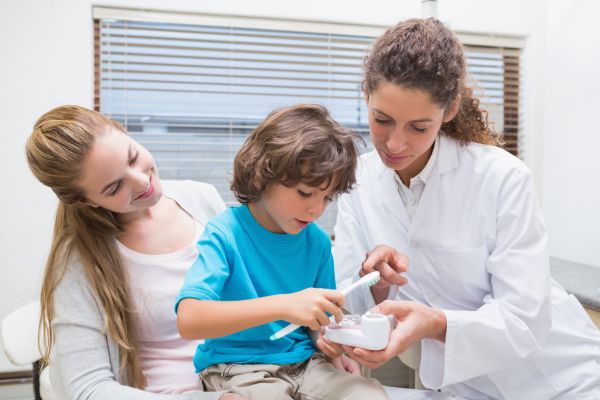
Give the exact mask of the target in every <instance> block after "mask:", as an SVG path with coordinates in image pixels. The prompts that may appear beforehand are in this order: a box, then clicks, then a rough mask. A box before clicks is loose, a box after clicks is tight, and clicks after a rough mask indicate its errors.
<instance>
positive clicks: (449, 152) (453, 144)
mask: <svg viewBox="0 0 600 400" xmlns="http://www.w3.org/2000/svg"><path fill="white" fill-rule="evenodd" d="M436 141H437V142H438V146H437V147H438V149H437V150H435V149H434V150H435V151H436V152H437V157H436V159H434V160H430V161H433V162H432V163H431V165H430V164H429V162H428V163H427V166H426V167H425V169H424V170H423V171H422V172H421V174H423V172H424V171H425V170H426V169H429V167H430V168H431V171H427V180H429V179H430V178H431V177H432V176H434V175H441V174H444V173H446V172H448V171H452V170H453V169H455V168H456V167H457V166H458V146H460V144H459V143H458V142H457V141H456V140H454V139H452V138H449V137H447V136H446V135H445V134H443V133H441V134H440V135H439V136H438V138H437V139H436ZM376 158H377V173H378V175H379V177H380V178H382V177H383V176H386V175H390V176H393V175H394V174H395V171H394V170H393V169H391V168H388V167H386V166H385V164H384V163H383V161H381V158H380V157H379V155H377V156H376Z"/></svg>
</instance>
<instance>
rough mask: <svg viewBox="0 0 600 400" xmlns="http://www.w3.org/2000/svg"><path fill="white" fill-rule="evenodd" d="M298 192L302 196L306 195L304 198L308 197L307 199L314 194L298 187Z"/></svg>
mask: <svg viewBox="0 0 600 400" xmlns="http://www.w3.org/2000/svg"><path fill="white" fill-rule="evenodd" d="M298 194H299V195H300V196H301V197H304V198H306V199H308V198H309V197H310V196H312V193H306V192H303V191H302V190H300V189H298Z"/></svg>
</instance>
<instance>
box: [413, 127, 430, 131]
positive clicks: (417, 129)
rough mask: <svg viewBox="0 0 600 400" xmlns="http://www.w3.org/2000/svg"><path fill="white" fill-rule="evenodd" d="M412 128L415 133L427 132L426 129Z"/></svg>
mask: <svg viewBox="0 0 600 400" xmlns="http://www.w3.org/2000/svg"><path fill="white" fill-rule="evenodd" d="M412 128H413V129H414V130H415V131H417V132H425V131H426V130H427V128H417V127H416V126H413V127H412Z"/></svg>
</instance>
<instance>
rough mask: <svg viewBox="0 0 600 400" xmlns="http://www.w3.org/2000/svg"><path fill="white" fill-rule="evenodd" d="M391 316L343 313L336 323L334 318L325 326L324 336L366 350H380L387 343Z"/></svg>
mask: <svg viewBox="0 0 600 400" xmlns="http://www.w3.org/2000/svg"><path fill="white" fill-rule="evenodd" d="M393 321H394V318H393V317H392V316H388V315H383V314H372V313H370V312H368V311H367V313H365V314H363V315H362V316H361V315H357V314H353V315H345V316H344V319H343V320H342V321H341V322H340V323H337V322H335V320H333V321H332V322H331V324H329V326H327V327H326V328H325V337H326V338H328V339H329V340H331V341H332V342H335V343H339V344H345V345H348V346H353V347H360V348H362V349H367V350H382V349H385V347H386V346H387V344H388V340H389V338H390V332H391V329H392V323H393Z"/></svg>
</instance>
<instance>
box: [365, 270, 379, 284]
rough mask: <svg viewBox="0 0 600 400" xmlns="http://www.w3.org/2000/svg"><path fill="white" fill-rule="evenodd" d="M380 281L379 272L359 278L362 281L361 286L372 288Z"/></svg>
mask: <svg viewBox="0 0 600 400" xmlns="http://www.w3.org/2000/svg"><path fill="white" fill-rule="evenodd" d="M380 279H381V274H380V273H379V271H373V272H370V273H368V274H367V275H365V276H363V277H362V278H360V280H361V281H363V286H373V285H374V284H376V283H377V282H379V280H380Z"/></svg>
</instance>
